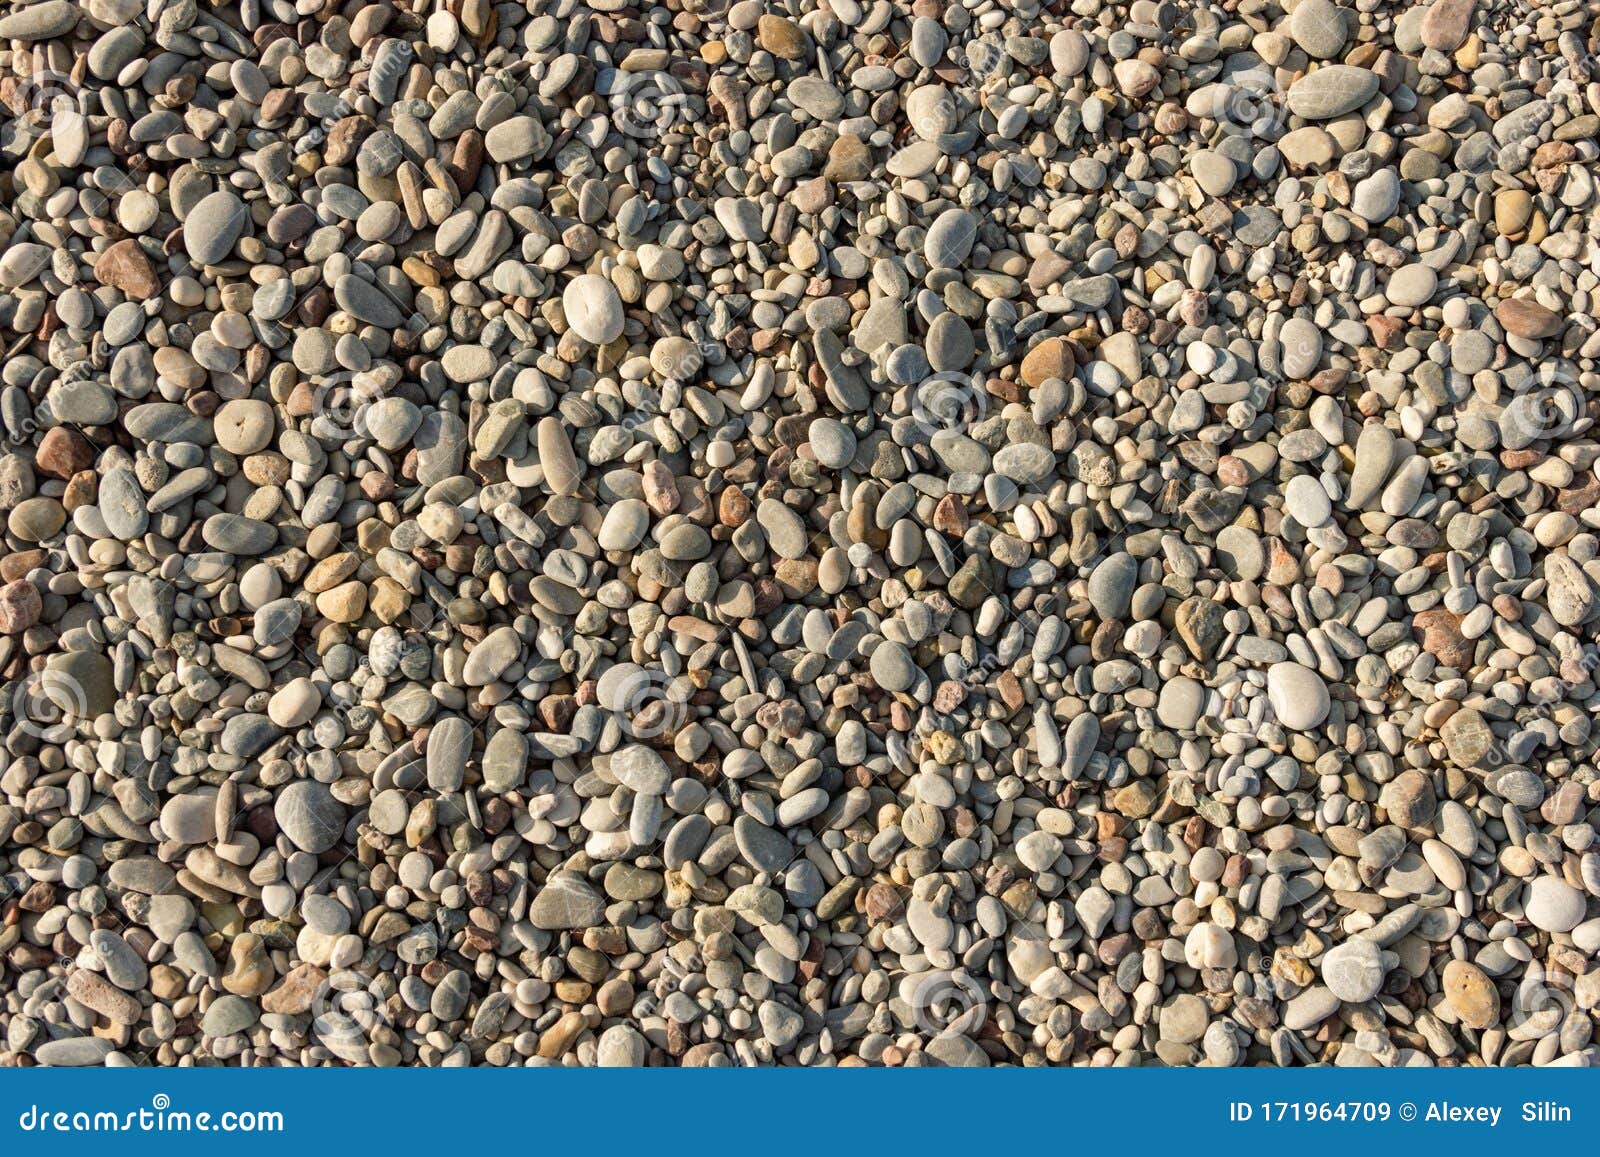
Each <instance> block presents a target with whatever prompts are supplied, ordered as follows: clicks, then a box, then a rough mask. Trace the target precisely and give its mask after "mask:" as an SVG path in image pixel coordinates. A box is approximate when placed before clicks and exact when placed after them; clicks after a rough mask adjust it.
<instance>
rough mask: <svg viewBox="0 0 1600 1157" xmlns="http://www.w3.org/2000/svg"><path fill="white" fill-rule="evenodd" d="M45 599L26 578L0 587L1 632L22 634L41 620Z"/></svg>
mask: <svg viewBox="0 0 1600 1157" xmlns="http://www.w3.org/2000/svg"><path fill="white" fill-rule="evenodd" d="M43 613H44V601H43V600H42V599H41V598H40V597H39V588H37V587H36V586H34V585H33V584H32V583H30V582H28V581H27V580H26V579H22V580H18V581H17V582H14V583H7V584H6V585H5V586H3V587H0V633H4V634H7V635H20V634H21V633H22V632H23V631H26V630H27V629H28V628H29V627H31V626H33V625H34V624H35V623H37V622H38V621H39V616H40V615H41V614H43Z"/></svg>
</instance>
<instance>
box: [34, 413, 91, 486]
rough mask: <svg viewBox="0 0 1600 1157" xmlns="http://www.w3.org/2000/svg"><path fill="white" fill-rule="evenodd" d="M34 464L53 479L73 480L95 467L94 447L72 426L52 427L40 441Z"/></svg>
mask: <svg viewBox="0 0 1600 1157" xmlns="http://www.w3.org/2000/svg"><path fill="white" fill-rule="evenodd" d="M33 464H34V466H35V468H37V469H38V470H39V471H40V472H41V473H44V474H48V475H50V476H51V477H52V478H61V479H67V478H71V477H72V476H73V475H74V474H77V473H78V472H80V471H83V470H87V469H89V468H90V467H91V466H93V465H94V447H93V446H91V445H89V440H88V439H87V438H85V437H84V436H83V435H82V434H80V433H78V432H77V431H76V430H74V429H72V428H71V427H70V426H52V427H51V428H50V429H48V430H46V431H45V432H44V437H43V438H41V439H39V449H38V452H37V453H35V454H34V458H33Z"/></svg>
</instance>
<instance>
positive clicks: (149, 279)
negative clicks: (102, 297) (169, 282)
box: [94, 237, 161, 301]
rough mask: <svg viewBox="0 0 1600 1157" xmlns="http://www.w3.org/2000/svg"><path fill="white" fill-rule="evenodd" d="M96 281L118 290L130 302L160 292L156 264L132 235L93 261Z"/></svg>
mask: <svg viewBox="0 0 1600 1157" xmlns="http://www.w3.org/2000/svg"><path fill="white" fill-rule="evenodd" d="M94 276H95V280H96V281H98V282H99V283H100V284H101V285H109V286H111V287H113V288H114V289H120V290H122V292H123V293H124V294H125V295H126V296H127V297H128V298H129V299H130V300H132V301H144V300H145V299H146V298H150V297H154V296H155V295H156V294H158V293H160V292H161V282H160V281H159V280H157V278H156V271H155V267H154V266H152V265H151V264H150V259H149V258H148V257H146V256H145V255H144V250H143V249H140V248H139V243H138V242H137V241H135V240H133V239H132V238H131V237H130V238H129V239H127V240H126V241H118V242H117V243H116V244H115V245H112V246H111V247H110V248H108V249H107V250H106V251H105V252H104V253H102V254H101V255H100V257H99V260H97V261H96V262H95V263H94Z"/></svg>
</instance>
